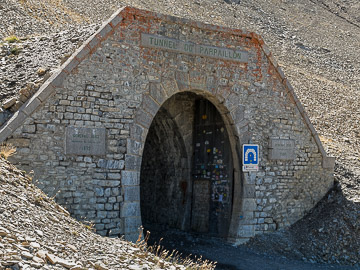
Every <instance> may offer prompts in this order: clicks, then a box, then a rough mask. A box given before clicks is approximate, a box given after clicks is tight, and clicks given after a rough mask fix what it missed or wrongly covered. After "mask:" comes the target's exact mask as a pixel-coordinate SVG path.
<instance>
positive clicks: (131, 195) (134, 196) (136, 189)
mask: <svg viewBox="0 0 360 270" xmlns="http://www.w3.org/2000/svg"><path fill="white" fill-rule="evenodd" d="M124 200H125V201H140V186H124Z"/></svg>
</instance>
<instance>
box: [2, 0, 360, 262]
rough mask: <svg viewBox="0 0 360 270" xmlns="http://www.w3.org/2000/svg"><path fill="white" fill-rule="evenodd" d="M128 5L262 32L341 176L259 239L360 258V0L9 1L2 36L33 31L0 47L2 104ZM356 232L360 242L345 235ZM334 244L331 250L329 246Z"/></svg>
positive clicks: (324, 255)
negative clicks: (300, 212)
mask: <svg viewBox="0 0 360 270" xmlns="http://www.w3.org/2000/svg"><path fill="white" fill-rule="evenodd" d="M123 5H133V6H136V7H140V8H145V9H149V10H154V11H157V12H162V13H165V14H171V15H175V16H180V17H185V18H190V19H196V20H201V21H204V22H207V23H211V24H219V25H226V26H230V27H235V28H243V29H247V30H250V31H255V32H257V33H258V34H260V35H262V37H263V38H264V40H265V42H266V44H267V45H268V46H269V47H270V49H271V51H272V52H273V54H274V55H275V58H276V59H277V60H278V62H279V63H280V65H281V66H282V68H283V70H284V72H285V74H286V76H287V77H288V78H289V80H290V82H291V83H292V85H293V86H294V88H295V91H296V93H297V94H298V96H299V98H300V100H301V101H302V102H303V104H304V106H305V108H306V110H307V112H308V115H309V117H310V119H311V121H312V123H313V124H314V126H315V128H316V130H317V131H318V133H319V135H320V138H321V140H322V142H323V144H324V146H325V149H326V150H327V152H328V153H330V154H331V155H333V156H336V158H337V167H336V175H337V177H336V180H337V182H338V184H337V187H336V188H335V189H334V190H333V191H331V193H329V196H327V197H326V198H324V200H323V201H322V202H320V203H319V205H318V206H317V208H315V209H314V210H313V211H312V212H311V213H309V216H308V217H306V218H304V219H303V220H301V221H299V222H298V223H297V224H295V225H294V226H293V227H292V228H290V229H289V230H287V231H285V232H279V233H277V234H276V235H275V236H274V235H266V236H259V237H258V238H257V239H255V240H254V242H253V245H254V247H255V248H256V247H259V246H261V245H262V246H264V247H271V246H273V245H274V243H276V245H277V246H278V247H279V248H278V249H277V251H276V252H279V253H281V254H285V255H286V256H295V255H296V254H297V255H296V256H298V257H303V258H304V259H305V260H314V261H331V262H340V263H345V264H354V263H355V261H360V254H359V250H360V243H359V240H358V239H359V237H358V235H359V232H360V231H359V224H358V221H359V220H360V180H359V179H360V161H359V157H360V153H359V149H360V148H359V146H360V123H359V121H360V117H359V116H360V115H359V114H360V99H359V98H358V93H359V91H360V61H359V55H360V46H359V45H360V26H359V25H360V15H359V14H360V3H359V1H358V0H298V1H292V0H242V1H231V0H226V1H222V0H195V1H194V0H191V1H190V0H183V1H175V0H170V1H165V0H156V1H155V0H146V1H145V0H133V1H130V0H129V1H115V0H102V1H100V0H89V1H81V0H44V1H37V0H27V1H25V0H3V1H1V2H0V25H1V26H2V27H1V28H0V38H1V39H2V38H4V37H7V36H9V35H11V34H15V35H17V36H19V37H24V39H23V40H20V41H19V42H16V43H13V44H9V43H7V42H3V44H2V45H0V70H1V72H0V103H1V102H3V101H5V100H6V99H8V98H9V97H12V96H15V95H17V94H18V92H19V90H20V89H22V88H24V87H26V85H27V83H28V82H34V83H35V84H39V83H41V82H42V81H43V80H44V79H46V76H47V75H46V74H47V73H45V74H42V73H39V72H38V71H39V69H40V68H42V69H45V70H48V72H50V71H51V70H52V69H54V68H56V66H58V65H59V64H60V63H61V61H62V58H63V57H64V56H66V55H68V54H71V52H72V51H74V49H75V48H76V47H77V46H79V44H81V42H83V40H85V39H86V38H87V37H88V36H89V35H91V33H93V32H94V31H95V29H96V26H97V25H99V23H100V22H101V21H104V20H105V19H106V18H108V17H109V16H110V15H111V14H112V13H113V12H114V11H115V10H117V8H119V7H121V6H123ZM26 37H27V38H26ZM14 46H18V47H19V48H22V52H20V53H19V55H13V54H11V53H10V51H11V49H12V48H14ZM39 74H41V75H39ZM33 87H35V88H36V85H35V86H33ZM0 121H1V119H0ZM344 206H346V207H344ZM325 210H326V211H325ZM322 213H323V214H322ZM335 220H337V221H335ZM315 221H316V222H315ZM318 221H321V222H318ZM350 225H351V226H350ZM299 235H301V237H300V236H299ZM334 235H335V236H336V237H334ZM349 237H350V238H353V240H352V241H350V240H349V241H344V239H347V238H349ZM278 239H281V241H279V240H278ZM256 241H259V242H256ZM327 244H328V247H329V248H328V249H327V248H325V249H323V248H320V247H321V246H324V245H325V246H326V245H327ZM356 251H357V252H356Z"/></svg>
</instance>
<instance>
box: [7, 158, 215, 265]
mask: <svg viewBox="0 0 360 270" xmlns="http://www.w3.org/2000/svg"><path fill="white" fill-rule="evenodd" d="M187 266H189V265H186V266H185V265H179V264H174V263H171V262H168V261H165V260H163V259H162V258H159V257H157V256H155V255H153V254H151V253H148V252H144V251H142V250H140V248H139V247H137V246H136V245H134V244H132V243H129V242H127V241H124V240H121V239H119V238H117V239H112V238H108V237H101V236H100V235H97V234H95V233H94V232H93V231H92V230H91V227H90V226H87V225H85V224H83V223H80V222H78V221H76V220H74V219H73V218H71V217H70V216H69V213H68V212H67V211H66V210H65V209H64V208H62V207H61V206H59V205H58V204H56V203H55V202H54V200H53V198H48V197H47V196H46V195H45V194H44V193H43V192H42V191H41V190H39V189H38V188H37V187H36V186H35V185H34V184H33V183H32V179H31V177H29V176H28V175H25V173H24V172H23V171H20V170H18V169H16V168H15V167H14V166H13V165H11V164H10V163H9V162H7V161H6V160H4V159H2V158H0V269H12V270H17V269H72V270H80V269H97V270H107V269H133V270H141V269H173V270H175V269H188V268H186V267H187ZM204 266H205V265H204ZM204 269H213V267H208V268H205V267H204Z"/></svg>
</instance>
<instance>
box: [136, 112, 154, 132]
mask: <svg viewBox="0 0 360 270" xmlns="http://www.w3.org/2000/svg"><path fill="white" fill-rule="evenodd" d="M152 120H153V118H152V117H151V116H150V115H149V114H148V113H147V112H145V111H143V110H141V109H140V110H138V113H137V115H136V122H137V123H139V124H140V125H142V126H143V127H145V128H149V127H150V125H151V122H152Z"/></svg>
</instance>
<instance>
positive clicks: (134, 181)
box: [121, 171, 140, 186]
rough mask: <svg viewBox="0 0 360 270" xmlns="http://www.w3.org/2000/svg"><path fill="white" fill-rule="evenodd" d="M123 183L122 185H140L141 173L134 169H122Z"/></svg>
mask: <svg viewBox="0 0 360 270" xmlns="http://www.w3.org/2000/svg"><path fill="white" fill-rule="evenodd" d="M121 184H122V185H126V186H127V185H134V186H135V185H140V173H139V172H134V171H122V172H121Z"/></svg>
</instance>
